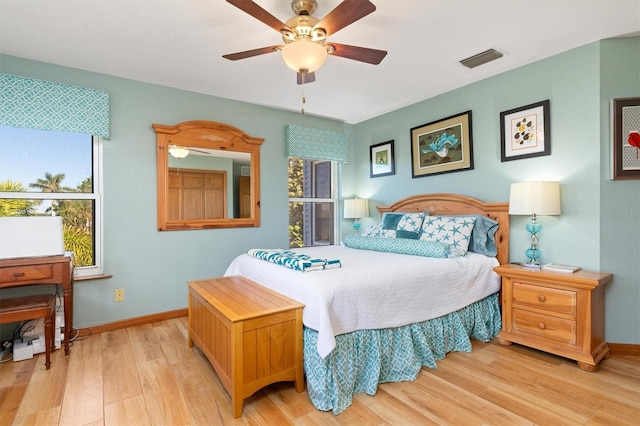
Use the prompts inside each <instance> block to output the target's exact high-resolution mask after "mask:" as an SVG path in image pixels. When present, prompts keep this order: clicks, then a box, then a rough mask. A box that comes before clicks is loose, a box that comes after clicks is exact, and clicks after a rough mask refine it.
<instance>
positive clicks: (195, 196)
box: [167, 146, 251, 220]
mask: <svg viewBox="0 0 640 426" xmlns="http://www.w3.org/2000/svg"><path fill="white" fill-rule="evenodd" d="M176 148H177V150H180V149H182V150H183V151H179V152H178V154H179V155H180V156H182V155H184V154H185V153H186V155H185V156H184V157H182V158H176V157H174V155H173V153H172V152H171V151H172V147H171V146H170V147H169V154H168V160H169V163H168V164H169V181H168V184H169V194H168V199H167V203H168V206H167V209H168V211H167V219H168V220H181V219H223V218H248V217H251V211H250V207H251V154H249V153H247V152H236V151H223V150H218V149H208V148H197V147H177V146H176Z"/></svg>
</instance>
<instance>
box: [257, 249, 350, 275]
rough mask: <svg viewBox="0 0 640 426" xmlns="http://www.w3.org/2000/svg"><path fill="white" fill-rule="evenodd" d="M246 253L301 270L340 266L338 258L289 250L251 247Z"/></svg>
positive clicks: (320, 269)
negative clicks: (316, 256)
mask: <svg viewBox="0 0 640 426" xmlns="http://www.w3.org/2000/svg"><path fill="white" fill-rule="evenodd" d="M247 254H248V255H249V256H252V257H255V258H257V259H262V260H266V261H267V262H271V263H275V264H276V265H282V266H286V267H287V268H289V269H293V270H296V271H302V272H310V271H322V270H324V269H333V268H340V267H341V266H342V265H341V264H340V261H339V260H338V259H333V260H328V259H314V258H312V257H311V256H307V255H306V254H301V253H296V252H294V251H291V250H281V249H251V250H249V251H248V252H247Z"/></svg>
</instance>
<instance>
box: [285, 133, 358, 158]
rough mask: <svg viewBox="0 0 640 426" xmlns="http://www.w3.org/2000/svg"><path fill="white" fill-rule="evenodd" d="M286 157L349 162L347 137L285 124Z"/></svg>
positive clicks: (343, 134)
mask: <svg viewBox="0 0 640 426" xmlns="http://www.w3.org/2000/svg"><path fill="white" fill-rule="evenodd" d="M285 136H286V150H287V157H301V158H306V159H313V160H331V161H341V162H343V163H346V162H348V161H349V135H347V134H346V133H338V132H330V131H328V130H321V129H313V128H309V127H301V126H296V125H293V124H287V126H286V127H285Z"/></svg>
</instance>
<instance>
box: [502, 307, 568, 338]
mask: <svg viewBox="0 0 640 426" xmlns="http://www.w3.org/2000/svg"><path fill="white" fill-rule="evenodd" d="M513 329H514V330H517V331H520V332H524V333H530V334H535V335H536V336H541V337H544V338H545V339H551V340H555V341H558V342H562V343H567V344H570V345H575V344H576V322H575V321H571V320H566V319H562V318H556V317H551V316H547V315H541V314H536V313H534V312H529V311H523V310H520V309H514V310H513Z"/></svg>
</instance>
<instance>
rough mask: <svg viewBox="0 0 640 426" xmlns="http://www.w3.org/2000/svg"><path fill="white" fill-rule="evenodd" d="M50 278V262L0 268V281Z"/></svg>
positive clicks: (51, 274)
mask: <svg viewBox="0 0 640 426" xmlns="http://www.w3.org/2000/svg"><path fill="white" fill-rule="evenodd" d="M51 278H53V265H52V264H47V265H32V266H10V267H7V268H0V283H17V282H21V281H36V280H46V279H51Z"/></svg>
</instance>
